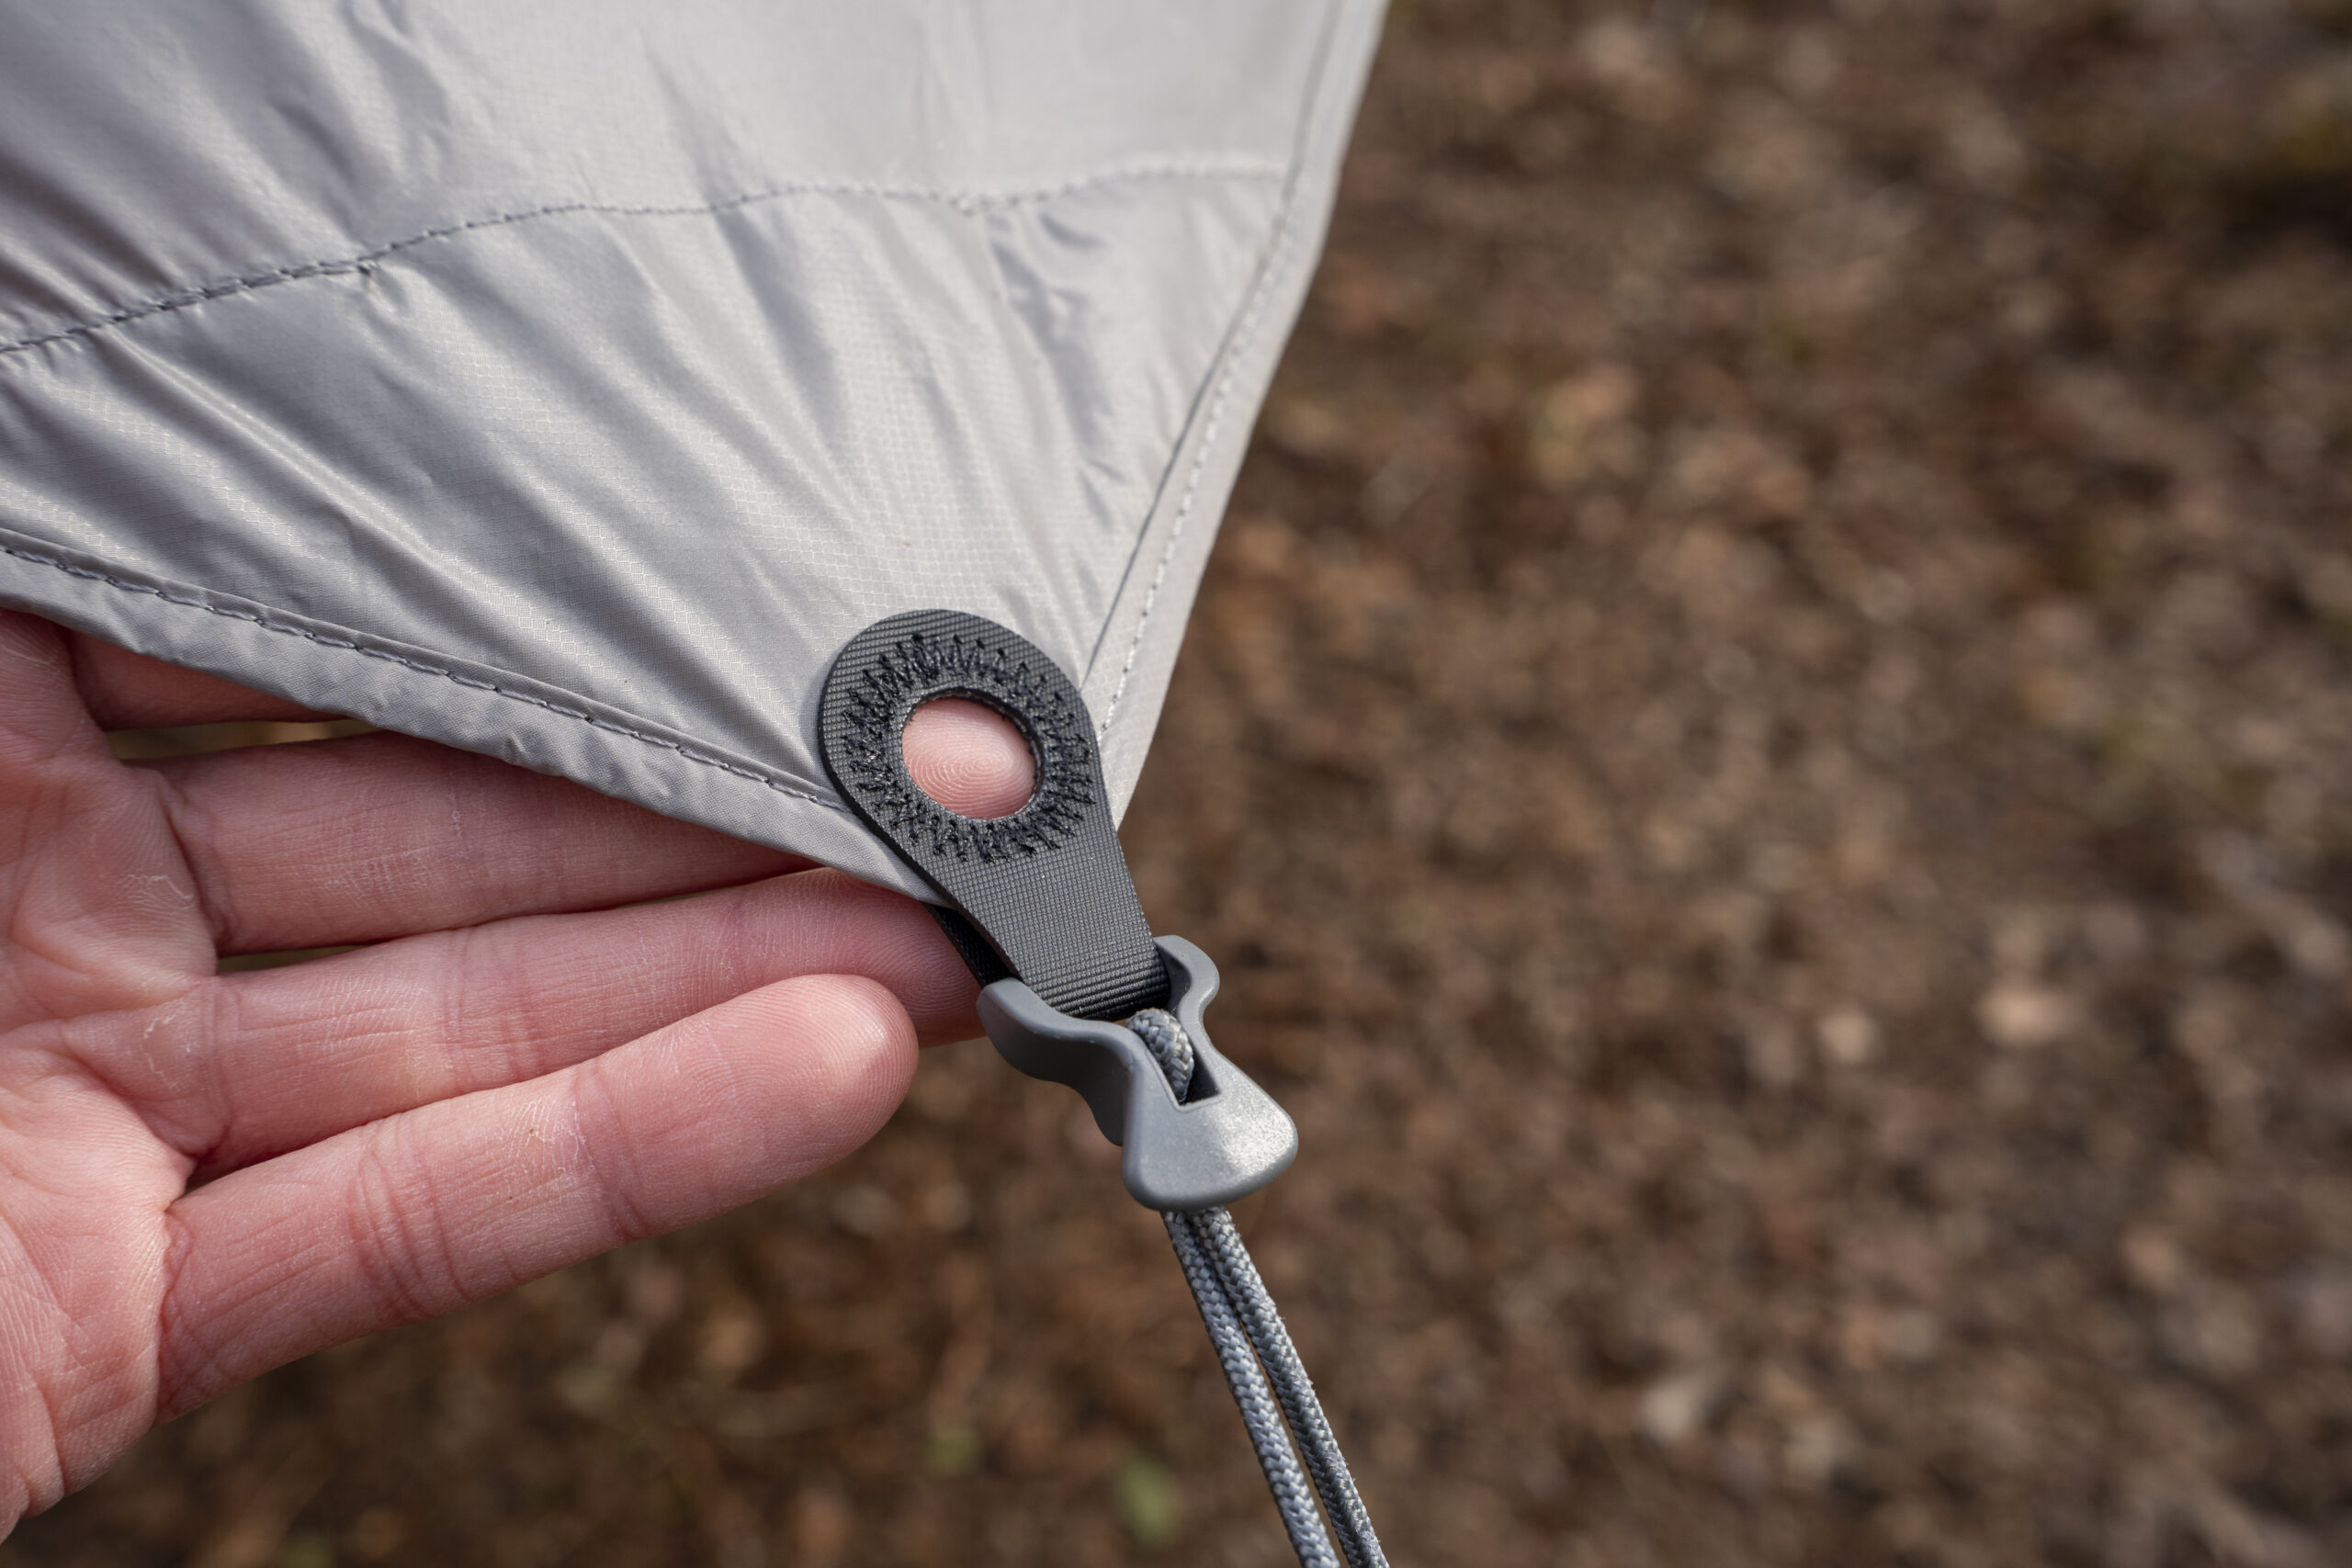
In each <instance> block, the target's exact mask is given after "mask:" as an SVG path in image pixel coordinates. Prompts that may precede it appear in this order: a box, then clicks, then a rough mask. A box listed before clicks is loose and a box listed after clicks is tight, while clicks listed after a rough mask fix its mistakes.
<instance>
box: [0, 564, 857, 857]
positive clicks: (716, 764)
mask: <svg viewBox="0 0 2352 1568" xmlns="http://www.w3.org/2000/svg"><path fill="white" fill-rule="evenodd" d="M0 555H6V556H13V557H15V558H17V559H18V560H22V561H30V562H32V563H33V564H34V565H36V566H46V567H53V568H55V569H56V570H59V571H62V572H63V573H64V574H65V575H66V576H68V577H78V578H81V579H84V580H85V581H90V582H103V583H105V584H106V585H107V587H109V588H117V589H120V590H121V591H122V592H125V593H139V594H145V595H148V596H150V597H152V598H154V599H158V600H160V601H162V602H163V603H164V604H177V605H179V606H180V607H182V608H183V609H189V610H202V611H203V612H205V613H206V614H207V615H219V616H221V617H222V618H224V619H227V620H232V621H245V622H248V623H250V624H252V625H254V626H259V627H260V628H261V629H262V630H264V631H266V632H277V633H278V634H280V635H281V636H284V637H300V638H301V639H302V640H303V641H305V642H313V643H316V644H318V645H319V646H320V647H321V648H332V649H338V650H340V651H343V652H345V653H356V654H358V655H359V656H360V657H361V658H363V659H378V660H383V661H384V662H385V663H388V664H397V665H399V666H401V668H402V669H404V670H413V671H416V672H417V673H418V674H420V675H438V676H439V677H441V679H443V680H445V681H447V682H452V683H454V684H456V685H459V686H463V687H464V688H465V689H466V690H468V691H469V692H488V693H489V694H492V696H499V697H504V698H506V699H507V700H508V701H510V702H517V703H522V704H525V705H527V706H530V707H535V708H538V709H540V710H541V711H543V712H546V713H551V714H554V715H555V716H557V717H559V718H572V719H578V720H579V721H580V722H581V723H582V724H584V725H586V726H588V728H591V729H600V730H603V731H605V733H606V734H608V735H623V736H627V737H628V739H631V740H641V741H643V742H644V743H645V744H646V745H648V746H653V747H658V748H660V749H661V750H664V751H670V752H674V753H676V754H677V755H678V756H679V757H681V758H683V759H684V760H685V761H689V762H696V763H699V764H701V765H702V766H703V767H706V768H717V769H718V771H719V772H720V773H732V774H734V775H735V776H736V777H737V778H739V779H749V780H751V781H752V783H753V784H765V785H766V786H767V787H768V788H770V789H772V790H774V791H775V792H776V793H777V794H778V795H792V796H794V797H795V798H797V799H800V800H805V801H807V802H809V804H810V805H812V806H821V807H825V809H827V810H828V811H839V812H841V813H842V814H843V815H845V816H846V815H848V814H849V808H848V807H845V806H843V805H842V804H841V803H840V802H838V801H831V800H827V799H826V798H825V797H824V796H822V795H811V794H809V792H808V791H807V790H803V789H796V788H794V787H793V786H792V785H790V784H785V783H783V782H781V781H780V780H777V779H774V778H771V777H769V776H768V775H767V774H765V773H755V772H753V771H752V769H750V768H741V767H738V766H736V765H735V764H734V763H732V762H729V761H726V760H725V759H723V758H719V757H707V756H704V755H703V754H702V753H701V752H699V751H694V750H688V749H687V748H686V747H685V746H684V745H683V744H681V743H680V742H678V741H675V740H665V739H662V737H661V736H659V735H648V734H647V733H645V731H643V730H641V729H631V728H628V726H627V725H622V724H615V723H613V722H612V721H611V720H609V719H603V718H598V717H597V716H595V715H594V714H592V713H582V712H581V711H579V710H578V709H576V708H568V707H564V706H562V705H560V704H558V703H551V702H549V701H548V700H547V699H546V698H545V697H535V696H533V695H531V694H529V693H528V692H515V691H509V690H508V689H507V688H506V687H504V686H501V685H499V684H497V683H496V682H491V681H477V680H474V679H472V678H471V677H469V676H466V675H460V674H458V672H457V671H454V670H443V669H440V668H438V667H437V666H435V665H431V664H421V663H419V662H417V661H416V660H413V659H408V658H403V657H402V656H401V655H400V654H397V653H391V652H389V651H387V650H385V649H380V648H369V647H368V645H367V644H365V643H361V642H355V641H352V640H351V639H349V638H346V637H322V636H321V635H320V634H319V633H317V632H313V631H306V630H305V629H303V628H302V627H300V626H285V625H282V624H280V623H278V622H276V621H269V620H265V619H263V618H262V617H261V616H260V615H253V614H251V613H249V612H246V611H243V610H231V609H226V608H224V607H222V606H221V605H219V604H208V603H206V602H205V601H204V600H201V599H187V598H182V597H180V596H178V595H176V594H173V593H169V592H165V591H164V590H163V589H161V588H157V587H154V586H153V585H152V584H149V583H144V582H131V581H126V580H125V579H122V578H119V577H109V576H107V574H106V573H105V572H102V571H93V570H90V569H89V568H88V567H83V566H75V565H74V563H73V562H71V561H64V560H59V559H58V558H55V557H54V556H44V555H41V554H39V553H38V552H36V551H32V550H21V549H17V548H16V547H13V546H8V545H0Z"/></svg>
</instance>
